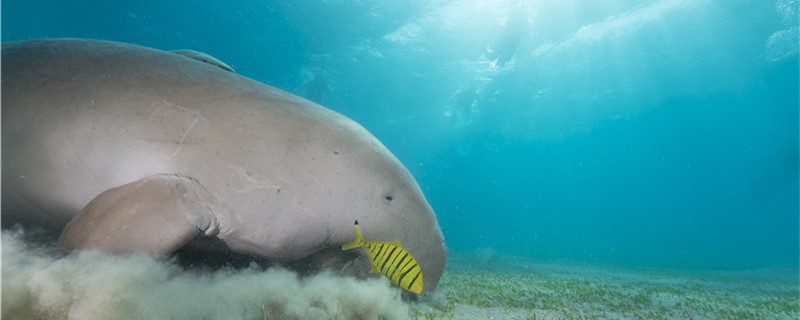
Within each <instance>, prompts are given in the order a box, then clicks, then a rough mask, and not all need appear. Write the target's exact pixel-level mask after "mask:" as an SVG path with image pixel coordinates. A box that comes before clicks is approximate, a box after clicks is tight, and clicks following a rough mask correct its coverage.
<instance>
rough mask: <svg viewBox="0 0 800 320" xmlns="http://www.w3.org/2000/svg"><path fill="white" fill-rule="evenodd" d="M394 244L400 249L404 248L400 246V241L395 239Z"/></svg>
mask: <svg viewBox="0 0 800 320" xmlns="http://www.w3.org/2000/svg"><path fill="white" fill-rule="evenodd" d="M392 244H393V245H396V246H398V247H401V248H402V247H403V245H402V244H400V239H394V242H392Z"/></svg>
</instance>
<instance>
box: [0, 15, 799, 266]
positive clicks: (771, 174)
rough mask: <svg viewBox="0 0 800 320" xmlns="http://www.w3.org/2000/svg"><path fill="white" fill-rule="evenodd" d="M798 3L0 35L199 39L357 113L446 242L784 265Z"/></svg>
mask: <svg viewBox="0 0 800 320" xmlns="http://www.w3.org/2000/svg"><path fill="white" fill-rule="evenodd" d="M797 17H798V1H797V0H764V1H761V0H758V1H756V0H752V1H744V0H640V1H633V0H614V1H584V0H563V1H561V0H529V1H511V0H453V1H430V0H425V1H423V0H417V1H411V0H406V1H400V0H392V1H389V0H383V1H377V0H375V1H370V0H352V1H345V0H342V1H333V0H329V1H323V0H316V1H314V0H299V1H243V0H229V1H208V0H198V1H191V2H184V3H182V4H176V3H173V1H163V0H158V1H154V0H139V1H128V2H122V1H103V0H94V1H85V0H84V1H59V0H50V1H46V0H6V1H3V2H2V40H3V41H10V40H21V39H31V38H41V37H87V38H100V39H110V40H117V41H124V42H132V43H137V44H141V45H146V46H151V47H157V48H162V49H182V48H188V49H194V50H199V51H204V52H207V53H209V54H211V55H213V56H216V57H217V58H219V59H220V60H222V61H225V62H226V63H227V64H229V65H231V66H232V67H234V68H235V69H236V71H237V72H238V73H239V74H242V75H245V76H248V77H251V78H254V79H257V80H259V81H262V82H265V83H268V84H271V85H273V86H276V87H279V88H282V89H284V90H287V91H290V92H293V93H296V94H298V95H302V96H304V97H307V98H309V99H312V100H314V101H316V102H319V103H321V104H323V105H325V106H327V107H329V108H331V109H334V110H336V111H339V112H341V113H343V114H345V115H347V116H349V117H351V118H353V119H355V120H356V121H358V122H359V123H361V124H362V125H363V126H365V127H366V128H367V129H369V130H370V131H371V132H372V133H374V134H375V135H376V136H377V137H378V138H379V139H380V140H381V141H382V142H384V144H386V146H387V147H388V148H389V149H390V150H392V151H393V152H394V153H395V155H397V157H398V158H400V160H401V161H402V162H403V163H404V164H405V165H406V166H407V167H408V169H409V170H410V171H411V172H412V173H413V174H414V176H415V177H416V178H417V180H418V182H419V183H420V185H421V187H422V188H423V189H424V192H425V194H426V195H427V197H428V199H429V201H430V202H431V204H432V206H433V207H434V209H435V210H436V212H437V215H438V219H439V222H440V225H441V227H442V231H443V233H444V235H445V237H446V241H447V245H448V247H449V248H450V250H451V251H452V252H455V253H464V254H471V253H473V252H497V253H498V254H511V255H517V256H525V257H532V258H537V259H543V260H549V259H554V260H561V259H565V260H577V261H585V262H593V263H608V264H617V265H625V266H652V267H680V268H700V269H706V268H710V269H742V268H761V267H771V266H776V265H778V266H789V267H797V266H798V252H799V251H800V249H799V248H798V227H799V225H800V223H799V222H798V192H799V190H798V167H800V151H799V150H798V87H799V86H800V83H798V68H799V66H798V43H797V42H798V18H797Z"/></svg>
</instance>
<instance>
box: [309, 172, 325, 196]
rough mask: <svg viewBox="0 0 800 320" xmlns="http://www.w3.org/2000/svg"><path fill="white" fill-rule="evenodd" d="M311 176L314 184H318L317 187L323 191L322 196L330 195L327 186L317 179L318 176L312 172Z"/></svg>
mask: <svg viewBox="0 0 800 320" xmlns="http://www.w3.org/2000/svg"><path fill="white" fill-rule="evenodd" d="M310 174H311V179H312V180H314V182H316V183H317V186H318V187H319V189H320V191H321V194H327V193H328V189H325V185H323V184H322V182H321V181H319V179H318V178H317V175H316V174H314V173H313V172H311V173H310Z"/></svg>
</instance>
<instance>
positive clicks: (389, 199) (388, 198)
mask: <svg viewBox="0 0 800 320" xmlns="http://www.w3.org/2000/svg"><path fill="white" fill-rule="evenodd" d="M383 198H384V199H386V201H392V200H393V199H394V198H392V196H389V195H387V196H385V197H383Z"/></svg>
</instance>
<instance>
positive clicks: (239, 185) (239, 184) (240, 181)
mask: <svg viewBox="0 0 800 320" xmlns="http://www.w3.org/2000/svg"><path fill="white" fill-rule="evenodd" d="M229 167H230V168H231V169H232V170H233V171H234V172H232V173H231V174H230V176H229V177H228V180H229V181H231V182H232V183H231V184H230V187H231V190H233V191H234V192H236V193H247V192H250V191H253V190H261V189H272V190H275V191H279V190H282V188H281V187H280V186H277V185H273V184H270V183H267V182H265V181H261V180H258V179H255V178H253V176H251V175H250V174H249V173H248V172H247V170H245V169H244V168H242V167H240V166H235V165H230V166H229Z"/></svg>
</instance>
